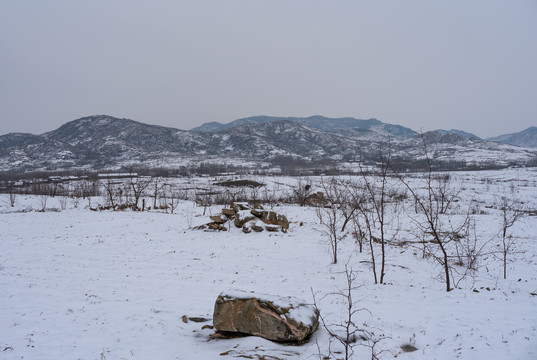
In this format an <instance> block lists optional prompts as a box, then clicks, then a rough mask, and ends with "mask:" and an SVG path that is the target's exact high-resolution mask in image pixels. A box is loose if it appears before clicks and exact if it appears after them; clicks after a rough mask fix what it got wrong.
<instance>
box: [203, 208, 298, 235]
mask: <svg viewBox="0 0 537 360" xmlns="http://www.w3.org/2000/svg"><path fill="white" fill-rule="evenodd" d="M209 218H210V219H211V222H209V223H207V224H204V225H200V226H197V227H196V228H195V229H201V230H217V231H226V230H228V227H226V226H225V224H226V223H228V222H229V223H230V225H229V226H231V223H233V224H234V225H235V227H237V228H241V229H242V231H243V232H244V233H246V234H248V233H251V232H252V231H254V232H262V231H265V230H266V231H270V232H279V231H281V232H284V233H285V232H287V230H288V229H289V220H287V217H286V216H285V215H282V214H277V213H276V212H274V211H272V210H264V209H263V207H262V206H261V205H255V206H251V205H249V204H248V203H246V202H234V203H232V204H231V206H230V208H223V209H222V212H221V213H220V214H217V215H213V216H210V217H209Z"/></svg>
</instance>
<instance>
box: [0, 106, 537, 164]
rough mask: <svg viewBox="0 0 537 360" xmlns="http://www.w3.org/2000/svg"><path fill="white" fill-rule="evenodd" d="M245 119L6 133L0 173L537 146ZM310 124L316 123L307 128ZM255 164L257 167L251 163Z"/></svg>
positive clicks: (511, 155)
mask: <svg viewBox="0 0 537 360" xmlns="http://www.w3.org/2000/svg"><path fill="white" fill-rule="evenodd" d="M323 119H326V118H322V117H311V118H305V120H304V119H303V121H302V120H301V121H295V120H279V121H272V120H273V118H270V119H269V120H270V121H269V120H267V119H266V118H265V117H259V118H258V120H259V121H253V122H245V123H243V124H242V125H236V126H232V127H227V128H226V129H225V130H222V131H211V132H208V131H186V130H179V129H174V128H169V127H163V126H156V125H148V124H143V123H140V122H136V121H133V120H128V119H118V118H114V117H111V116H107V115H97V116H88V117H84V118H81V119H78V120H74V121H71V122H68V123H66V124H64V125H62V126H61V127H60V128H58V129H56V130H53V131H50V132H47V133H45V134H42V135H32V134H22V133H11V134H7V135H4V136H0V170H2V171H18V172H20V171H36V170H63V169H88V170H97V169H112V168H120V167H129V166H133V165H135V166H144V167H150V168H178V167H180V166H191V165H192V164H199V163H201V162H206V161H209V162H212V163H216V164H221V165H223V166H226V164H230V163H234V164H239V165H244V164H249V165H245V166H256V165H255V163H256V162H264V163H274V162H275V161H277V160H278V159H280V160H281V158H282V157H285V158H290V157H292V158H295V159H301V160H303V161H306V162H307V161H319V160H326V159H331V160H332V161H353V160H356V159H359V158H361V159H362V160H365V161H370V162H374V161H375V160H376V158H377V157H378V151H379V149H386V148H387V142H388V139H389V141H390V144H391V150H392V154H393V156H394V158H397V159H400V160H401V161H404V162H405V163H411V162H415V161H416V160H419V159H420V158H423V156H424V147H423V143H424V141H425V143H426V146H427V151H428V154H429V156H430V157H433V158H434V159H435V160H438V161H442V162H445V163H449V162H456V163H458V164H472V165H476V164H477V165H479V164H483V163H486V164H496V165H498V166H508V165H512V164H528V163H531V162H535V161H536V159H537V149H531V148H521V147H518V146H513V145H506V144H500V143H497V142H492V141H486V140H478V139H473V138H469V137H467V136H461V135H459V134H457V133H454V132H453V131H451V132H429V133H425V134H423V135H412V134H415V132H413V131H412V130H410V129H407V128H404V127H400V126H398V125H389V124H384V123H382V122H380V121H378V120H375V119H370V120H360V121H358V120H356V119H352V118H344V119H328V120H326V123H324V122H323V121H324V120H323ZM304 123H308V124H310V125H311V126H306V125H304ZM252 164H253V165H252Z"/></svg>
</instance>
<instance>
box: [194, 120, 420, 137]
mask: <svg viewBox="0 0 537 360" xmlns="http://www.w3.org/2000/svg"><path fill="white" fill-rule="evenodd" d="M279 121H291V122H295V123H298V124H300V125H303V126H307V127H310V128H314V129H319V130H323V131H327V132H340V131H341V130H348V129H352V130H355V131H362V132H363V131H371V132H377V133H379V134H382V135H388V136H394V137H410V136H414V135H417V134H418V133H417V132H415V131H414V130H412V129H409V128H406V127H404V126H400V125H392V124H386V123H383V122H381V121H379V120H377V119H368V120H362V119H355V118H352V117H345V118H328V117H324V116H320V115H315V116H310V117H305V118H300V117H276V116H252V117H247V118H243V119H238V120H235V121H232V122H230V123H227V124H222V123H219V122H210V123H205V124H203V125H201V126H198V127H195V128H193V129H192V130H191V131H199V132H220V131H224V130H227V129H230V128H233V127H237V126H241V125H245V124H265V123H271V122H279Z"/></svg>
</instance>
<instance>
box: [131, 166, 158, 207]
mask: <svg viewBox="0 0 537 360" xmlns="http://www.w3.org/2000/svg"><path fill="white" fill-rule="evenodd" d="M150 183H151V178H150V177H146V176H138V174H134V173H133V172H132V169H131V173H130V177H129V185H130V188H131V189H132V192H133V196H134V204H133V206H132V208H133V209H135V210H138V203H139V201H140V197H141V196H142V195H143V193H144V190H145V189H146V188H147V187H148V186H149V184H150ZM155 202H156V200H155Z"/></svg>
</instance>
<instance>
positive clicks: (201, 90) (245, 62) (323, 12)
mask: <svg viewBox="0 0 537 360" xmlns="http://www.w3.org/2000/svg"><path fill="white" fill-rule="evenodd" d="M0 51H1V52H0V120H1V121H0V134H6V133H8V132H30V133H34V134H40V133H43V132H46V131H50V130H53V129H55V128H57V127H59V126H60V125H61V124H63V123H65V122H67V121H70V120H74V119H77V118H79V117H83V116H87V115H94V114H109V115H112V116H116V117H125V118H130V119H133V120H137V121H141V122H145V123H150V124H158V125H164V126H172V127H177V128H180V129H190V128H192V127H194V126H197V125H200V124H201V123H203V122H208V121H219V122H229V121H232V120H235V119H237V118H241V117H247V116H253V115H274V116H310V115H317V114H318V115H324V116H328V117H343V116H352V117H356V118H371V117H376V118H378V119H379V120H381V121H384V122H387V123H393V124H400V125H403V126H408V127H411V128H413V129H415V130H418V131H419V130H420V129H421V130H423V131H427V130H433V129H438V128H446V129H451V128H456V129H462V130H465V131H470V132H473V133H475V134H477V135H479V136H482V137H488V136H495V135H499V134H503V133H509V132H516V131H520V130H523V129H525V128H527V127H529V126H537V1H535V0H515V1H506V0H472V1H469V0H450V1H435V0H421V1H418V0H407V1H395V0H394V1H382V0H371V1H359V0H349V1H344V0H342V1H339V0H337V1H328V0H327V1H315V0H292V1H291V0H281V1H280V0H270V1H269V0H265V1H255V0H210V1H209V0H207V1H205V0H196V1H179V0H170V1H164V0H155V1H145V0H144V1H138V0H113V1H111V0H92V1H72V0H65V1H55V0H48V1H41V0H34V1H32V0H26V1H17V0H12V1H9V0H0Z"/></svg>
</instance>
